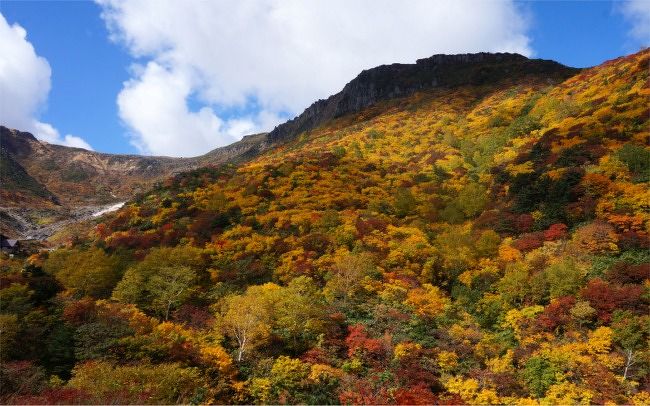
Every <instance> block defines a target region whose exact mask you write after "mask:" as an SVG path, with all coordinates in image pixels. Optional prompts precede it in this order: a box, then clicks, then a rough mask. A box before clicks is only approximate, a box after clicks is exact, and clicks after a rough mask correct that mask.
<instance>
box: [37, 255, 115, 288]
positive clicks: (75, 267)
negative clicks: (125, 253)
mask: <svg viewBox="0 0 650 406" xmlns="http://www.w3.org/2000/svg"><path fill="white" fill-rule="evenodd" d="M120 265H121V264H120V261H119V259H118V258H117V257H112V256H109V255H107V254H106V253H105V252H104V250H102V249H101V248H89V249H88V250H80V249H61V250H56V251H54V252H52V253H50V255H49V257H48V259H47V260H46V261H45V264H44V269H45V271H46V272H48V273H50V274H52V275H54V276H55V277H56V278H57V279H58V280H59V281H61V283H62V284H63V286H64V287H65V288H66V289H69V290H72V291H74V292H75V293H77V294H78V295H80V296H85V295H89V296H93V297H96V298H104V297H108V296H109V295H110V293H111V291H112V290H113V288H114V287H115V285H116V284H117V282H118V281H119V280H120V277H121V276H122V267H121V266H120Z"/></svg>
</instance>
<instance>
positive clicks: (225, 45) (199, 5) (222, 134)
mask: <svg viewBox="0 0 650 406" xmlns="http://www.w3.org/2000/svg"><path fill="white" fill-rule="evenodd" d="M99 3H100V5H101V6H102V9H103V11H102V17H103V18H104V20H105V21H106V23H107V26H108V27H109V30H110V32H111V35H112V38H113V39H114V40H115V41H118V42H120V43H122V44H124V45H125V46H126V47H127V49H128V50H129V52H130V53H131V55H132V56H133V57H134V58H138V60H139V61H143V63H142V64H141V65H137V66H136V67H135V68H134V69H133V72H134V73H133V75H132V79H131V80H129V81H128V82H126V83H125V86H124V89H123V90H122V92H121V94H120V95H119V98H118V105H119V111H120V117H121V119H122V120H123V121H124V123H125V124H126V125H127V126H128V127H129V129H130V131H131V132H132V136H133V142H134V144H135V145H137V146H138V147H139V148H140V149H141V151H143V152H146V153H156V154H158V153H162V154H168V155H184V154H188V153H200V152H205V151H207V150H208V149H210V148H213V147H216V146H219V145H224V144H227V143H229V142H231V141H232V140H233V138H236V137H239V136H241V135H243V134H244V133H246V132H255V131H260V130H269V129H271V128H272V127H273V125H275V124H277V123H278V122H279V120H280V117H283V116H284V115H286V114H289V116H293V115H295V114H297V113H300V112H301V111H302V109H304V108H305V107H307V106H308V105H309V104H311V102H313V101H315V100H316V99H318V98H324V97H327V96H329V95H330V94H333V93H336V92H337V91H339V90H340V89H341V88H342V87H343V86H344V85H345V83H347V82H348V81H349V80H351V79H352V78H353V77H354V76H356V75H357V74H358V73H359V72H360V71H361V70H363V69H366V68H370V67H373V66H377V65H380V64H385V63H393V62H411V63H412V62H414V61H415V60H416V59H418V58H423V57H427V56H430V55H432V54H435V53H461V52H479V51H510V52H519V53H522V54H525V55H529V54H530V53H531V49H530V47H529V38H528V37H527V35H526V30H527V22H526V18H524V16H523V14H522V12H521V11H520V10H519V9H518V8H517V7H516V6H515V4H514V3H513V2H512V1H473V0H439V1H428V0H411V1H392V0H357V1H354V0H329V1H324V0H323V1H304V0H266V1H259V0H230V1H226V0H224V1H191V0H188V1H182V2H179V1H138V0H136V1H121V0H99ZM190 100H191V101H192V102H191V103H190ZM189 105H192V106H194V105H199V106H202V107H200V108H198V111H193V110H191V109H190V108H189V107H188V106H189ZM224 110H227V111H243V113H239V114H223V113H221V114H219V113H218V112H219V111H224ZM283 113H285V114H283Z"/></svg>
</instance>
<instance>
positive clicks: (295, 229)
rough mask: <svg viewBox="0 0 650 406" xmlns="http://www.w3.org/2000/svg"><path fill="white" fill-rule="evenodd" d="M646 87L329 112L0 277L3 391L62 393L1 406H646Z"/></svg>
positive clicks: (579, 86)
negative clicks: (46, 324) (7, 301)
mask: <svg viewBox="0 0 650 406" xmlns="http://www.w3.org/2000/svg"><path fill="white" fill-rule="evenodd" d="M451 59H453V58H451ZM518 60H519V59H518V58H515V61H514V62H512V63H515V65H517V63H518V62H517V61H518ZM480 66H481V64H480V63H479V64H477V65H475V66H474V68H472V69H470V72H475V71H481V68H480ZM507 66H508V64H507V63H506V64H505V66H504V65H500V68H499V69H500V70H503V69H505V68H506V67H507ZM649 67H650V51H649V50H644V51H642V52H639V53H637V54H634V55H630V56H627V57H624V58H619V59H616V60H613V61H609V62H606V63H604V64H602V65H600V66H597V67H594V68H591V69H586V70H582V71H580V72H578V73H576V74H574V75H572V76H570V77H568V78H567V77H566V76H564V75H565V73H566V72H562V70H563V69H564V68H561V69H560V71H561V72H560V74H559V75H556V73H557V71H555V70H553V72H552V73H549V72H548V71H542V72H532V73H531V74H522V75H508V76H509V77H507V78H504V79H503V80H497V81H494V82H493V81H482V80H481V81H474V80H473V79H471V78H472V77H473V76H471V75H469V77H468V80H467V82H465V83H463V82H462V81H459V82H454V83H453V85H450V86H432V87H426V88H424V89H418V90H413V91H412V92H411V91H409V92H408V94H405V95H404V97H398V98H386V99H383V100H375V102H373V103H372V104H370V105H368V106H365V107H359V110H355V109H356V107H354V108H353V109H352V110H354V111H349V112H348V113H347V114H343V115H340V116H337V115H336V114H335V113H331V111H336V110H337V109H338V108H339V107H336V106H345V105H349V104H346V103H343V104H341V102H340V100H343V99H342V98H339V96H336V98H334V99H329V100H330V102H326V103H324V104H322V105H331V106H334V107H332V109H331V110H330V109H329V108H328V109H327V110H318V111H317V109H316V110H312V112H313V115H312V117H315V118H314V119H313V120H312V119H309V120H306V121H304V120H300V119H299V120H297V121H296V123H299V125H298V124H297V126H296V127H286V128H288V129H287V130H286V131H287V134H291V135H290V136H288V137H287V138H285V137H284V136H282V135H281V136H280V139H282V143H281V144H279V145H277V144H276V145H275V146H274V147H273V148H272V149H270V150H268V151H266V152H263V153H261V154H260V155H258V156H256V157H254V158H252V159H250V160H249V161H246V162H240V163H238V164H236V165H235V164H225V165H219V166H216V165H215V166H207V167H203V168H199V169H195V170H192V171H187V172H183V173H179V174H176V175H175V176H173V177H171V178H169V179H166V180H165V181H164V182H161V183H160V184H158V185H156V186H155V187H154V188H153V189H151V190H148V191H147V192H146V193H142V194H139V195H138V196H137V197H136V198H135V199H133V200H131V201H129V202H128V203H127V204H126V205H125V206H124V207H123V208H122V209H120V210H118V211H117V212H115V213H112V214H109V215H107V216H106V217H104V218H103V219H102V220H101V222H100V223H99V224H98V225H97V227H96V228H95V230H94V231H93V232H92V233H91V234H90V235H89V236H87V237H85V238H78V239H76V240H75V241H73V242H72V243H71V244H70V246H69V247H66V248H63V249H59V250H56V251H53V252H51V253H41V254H40V255H36V256H34V257H32V258H30V260H29V264H28V266H27V268H26V271H25V272H23V273H22V274H19V270H20V268H21V264H19V263H17V262H11V261H9V260H7V262H5V263H4V266H5V269H9V270H10V271H8V273H9V274H8V275H7V276H6V278H5V285H3V286H10V287H9V288H6V289H12V290H11V291H9V292H8V293H6V295H7V296H6V297H10V298H13V300H12V301H11V303H16V305H15V306H14V307H15V310H14V311H13V312H12V313H11V314H10V315H9V316H7V317H6V318H5V319H6V321H5V325H7V326H9V327H11V328H5V329H4V330H3V331H8V332H9V333H10V335H8V336H7V337H6V338H4V339H5V340H7V342H10V343H11V342H12V341H11V340H12V339H13V340H14V342H17V340H18V339H20V340H21V344H22V345H21V346H20V348H19V350H18V351H16V353H10V354H9V366H10V368H8V369H9V372H12V371H14V372H13V375H12V374H11V373H8V376H10V377H11V378H12V379H14V380H15V381H16V383H15V384H14V383H13V381H11V382H12V384H13V385H14V386H10V387H12V388H13V387H17V388H22V387H24V386H25V385H23V386H21V385H20V383H21V381H20V379H18V378H16V377H15V376H23V375H24V376H37V375H36V373H35V372H32V373H31V374H27V373H22V375H21V374H19V373H16V372H15V371H25V370H27V371H32V370H31V369H29V368H33V369H34V370H35V365H38V366H41V367H42V368H45V369H46V371H47V372H48V373H49V374H57V375H58V376H60V377H61V378H63V379H68V378H70V379H69V380H67V382H65V383H64V384H63V385H62V386H61V385H56V384H54V385H52V384H48V383H47V381H46V380H45V378H42V379H41V381H42V382H41V381H39V382H41V383H40V385H41V386H39V387H38V389H35V390H33V391H32V392H29V393H27V391H26V390H25V391H24V392H22V393H17V394H13V395H12V397H10V400H11V401H12V402H15V403H36V402H40V403H56V402H57V401H60V399H62V400H61V403H84V402H85V403H102V404H107V403H146V402H147V401H151V399H155V400H153V402H157V403H174V402H178V403H192V402H196V403H225V404H230V403H244V404H252V403H259V404H276V403H277V404H279V403H291V404H305V403H306V404H334V403H341V404H524V403H526V404H577V403H588V404H605V403H616V404H647V403H648V400H649V399H650V352H649V350H648V346H647V342H648V339H649V337H650V333H649V330H648V328H647V326H648V325H649V323H650V317H649V316H648V314H649V312H650V300H649V296H648V286H650V255H649V254H648V244H649V240H648V232H649V230H650V203H649V202H650V192H649V188H648V186H649V181H650V148H649V147H648V144H649V141H650V132H649V131H648V130H649V126H650V108H649V107H648V106H649V103H648V100H649V97H650V86H649V79H650V69H649ZM400 69H401V68H400ZM409 69H410V68H409ZM554 69H555V68H554ZM406 72H407V74H406V77H401V76H399V75H398V77H397V78H391V79H390V81H392V82H394V83H398V82H399V81H400V80H403V81H408V80H410V78H411V76H410V75H411V73H409V72H411V71H409V70H407V71H406ZM377 86H378V85H377ZM390 87H391V86H390V84H387V85H386V86H385V88H386V89H389V88H390ZM372 88H376V86H375V85H373V84H372V83H371V82H368V86H366V87H364V89H372ZM366 92H367V91H366V90H361V91H359V92H357V93H356V94H357V95H358V96H359V97H360V98H361V99H360V100H362V99H363V98H364V96H362V95H363V94H365V93H366ZM382 94H383V93H382ZM387 97H388V96H387ZM360 103H361V104H357V103H356V102H355V103H352V105H355V106H361V105H363V103H362V102H360ZM340 108H341V109H344V107H340ZM305 114H307V115H306V116H303V118H304V117H308V116H310V115H311V114H312V113H305ZM329 114H331V115H329ZM318 117H321V118H322V120H323V121H321V118H318ZM326 117H328V118H327V119H326ZM333 117H335V118H333ZM332 118H333V119H332ZM300 123H302V124H300ZM303 124H304V125H305V127H302V125H303ZM295 131H301V132H299V133H297V134H296V133H295ZM281 133H282V131H278V132H276V134H281ZM30 275H31V276H30ZM47 278H51V279H54V280H55V281H54V282H52V281H50V282H49V283H46V282H45V281H47V280H48V279H47ZM44 279H45V281H44ZM55 282H56V283H60V284H61V286H62V288H61V289H63V292H62V294H60V295H59V296H57V300H56V301H51V302H47V301H46V300H44V299H43V298H42V297H43V296H46V297H48V298H49V297H51V296H52V295H54V293H51V290H55V289H50V290H48V289H49V287H50V286H51V285H55ZM11 283H13V285H11ZM28 287H29V288H30V289H32V290H33V292H34V293H29V294H28V293H21V292H27V291H28ZM32 287H33V288H32ZM21 289H22V290H21ZM0 292H1V291H0ZM48 292H50V293H49V295H50V296H47V294H48ZM31 295H33V296H31ZM15 298H20V299H21V300H19V299H15ZM23 298H25V299H24V300H23ZM107 299H108V300H107ZM25 303H27V304H25ZM43 303H48V304H43ZM19 305H20V306H19ZM29 306H31V307H29ZM26 308H27V309H28V310H26ZM29 309H33V310H31V311H32V312H48V313H47V314H48V315H51V317H52V318H53V319H55V320H58V324H57V325H61V326H65V327H59V330H56V329H54V328H53V327H52V328H51V329H50V330H48V329H47V328H42V327H41V328H40V330H39V329H37V328H35V325H36V326H38V327H40V326H41V325H42V324H38V323H40V320H41V319H40V318H36V317H34V316H31V313H28V311H29ZM25 314H27V315H25ZM12 316H14V318H11V317H12ZM57 318H58V319H57ZM34 319H36V321H32V320H34ZM32 331H44V333H42V336H38V335H37V334H34V333H33V334H27V333H26V332H32ZM51 331H53V332H54V333H56V334H54V333H51ZM11 334H13V335H11ZM66 334H67V336H66ZM50 337H52V338H50ZM61 337H74V338H75V339H74V340H72V339H69V340H65V339H61ZM30 340H31V341H30ZM38 340H43V341H46V340H47V342H48V345H47V346H40V347H38V348H37V349H33V348H34V347H35V346H34V345H33V344H31V345H30V343H31V342H32V341H35V342H39V341H38ZM41 347H44V348H41ZM7 348H18V346H15V347H13V346H8V347H7ZM65 354H74V355H69V356H68V357H67V358H66V355H65ZM24 360H31V362H32V363H33V364H28V365H27V366H26V363H25V361H24ZM20 368H23V369H22V370H21V369H20ZM42 375H43V376H47V374H42ZM34 379H36V378H34ZM51 382H56V380H51ZM161 382H163V383H164V384H161ZM34 386H36V385H35V384H32V387H34ZM143 387H144V388H146V389H147V390H146V391H145V392H144V393H146V397H143V395H142V394H143V390H142V388H143ZM116 388H117V389H116ZM170 388H174V389H175V390H172V389H170Z"/></svg>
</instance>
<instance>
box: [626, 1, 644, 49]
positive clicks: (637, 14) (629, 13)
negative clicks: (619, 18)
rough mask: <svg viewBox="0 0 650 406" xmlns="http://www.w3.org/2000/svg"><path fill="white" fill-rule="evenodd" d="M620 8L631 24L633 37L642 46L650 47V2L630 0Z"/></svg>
mask: <svg viewBox="0 0 650 406" xmlns="http://www.w3.org/2000/svg"><path fill="white" fill-rule="evenodd" d="M619 6H620V9H621V11H622V12H623V15H624V16H625V17H626V18H627V20H628V21H629V22H630V24H631V28H630V34H631V35H632V37H634V39H636V40H637V41H639V42H640V45H641V46H648V45H650V0H628V1H624V2H622V3H620V5H619Z"/></svg>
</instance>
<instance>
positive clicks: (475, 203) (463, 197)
mask: <svg viewBox="0 0 650 406" xmlns="http://www.w3.org/2000/svg"><path fill="white" fill-rule="evenodd" d="M488 200H489V197H488V194H487V189H485V187H483V186H481V185H479V184H478V183H470V184H468V185H467V186H465V188H464V189H463V190H462V191H461V192H460V194H459V195H458V199H457V201H458V207H459V208H460V209H461V210H462V211H463V213H465V216H466V217H468V218H471V217H474V216H476V215H477V214H479V213H480V212H482V211H483V208H484V207H485V205H486V204H487V202H488Z"/></svg>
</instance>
